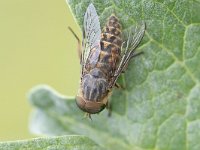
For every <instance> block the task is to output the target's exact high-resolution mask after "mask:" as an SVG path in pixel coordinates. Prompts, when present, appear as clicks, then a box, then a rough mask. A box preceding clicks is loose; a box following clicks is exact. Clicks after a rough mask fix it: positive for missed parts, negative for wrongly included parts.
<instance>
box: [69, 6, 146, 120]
mask: <svg viewBox="0 0 200 150" xmlns="http://www.w3.org/2000/svg"><path fill="white" fill-rule="evenodd" d="M83 27H84V29H83V30H84V31H83V42H82V48H81V47H80V40H79V39H78V37H77V36H76V34H75V33H74V32H73V30H72V29H71V28H69V29H70V31H71V32H72V33H73V34H74V36H75V37H76V39H77V40H78V43H79V48H78V51H79V57H80V64H81V79H80V87H79V90H78V94H77V96H76V104H77V106H78V107H79V108H80V109H81V110H82V111H84V112H86V114H87V115H88V116H89V117H90V115H91V114H96V113H99V112H101V111H102V110H103V109H104V108H105V107H108V106H109V101H108V97H109V95H110V94H111V92H112V89H113V87H114V86H117V83H116V81H117V79H118V77H119V76H120V74H121V73H122V72H124V71H125V70H126V68H127V65H128V63H129V61H130V60H131V58H133V57H134V56H137V55H138V54H141V52H140V53H135V49H136V48H137V46H138V45H139V43H140V41H141V40H142V38H143V36H144V32H145V24H144V23H143V24H142V25H141V26H140V28H134V31H133V30H132V31H131V30H130V31H129V32H128V38H127V41H125V40H126V39H123V36H122V29H121V25H120V23H119V19H118V18H117V17H116V16H115V15H114V14H112V15H111V16H110V17H109V18H108V21H107V23H106V25H105V27H104V28H103V30H102V31H101V28H100V22H99V18H98V15H97V12H96V9H95V7H94V5H93V4H90V5H89V6H88V8H87V10H86V13H85V15H84V22H83Z"/></svg>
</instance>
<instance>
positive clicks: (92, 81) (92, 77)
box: [81, 68, 108, 101]
mask: <svg viewBox="0 0 200 150" xmlns="http://www.w3.org/2000/svg"><path fill="white" fill-rule="evenodd" d="M81 89H82V94H83V97H84V98H85V99H86V100H89V101H101V100H102V99H103V98H104V97H105V96H106V95H107V94H108V83H107V80H106V79H105V77H104V74H103V72H102V71H101V70H100V69H98V68H94V69H92V70H91V71H90V72H89V73H88V74H85V75H84V76H83V78H82V82H81Z"/></svg>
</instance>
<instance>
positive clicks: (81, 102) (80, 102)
mask: <svg viewBox="0 0 200 150" xmlns="http://www.w3.org/2000/svg"><path fill="white" fill-rule="evenodd" d="M75 100H76V105H77V106H78V107H79V108H80V109H81V110H82V111H85V112H86V110H85V104H86V102H85V100H84V99H83V98H82V97H80V96H76V99H75Z"/></svg>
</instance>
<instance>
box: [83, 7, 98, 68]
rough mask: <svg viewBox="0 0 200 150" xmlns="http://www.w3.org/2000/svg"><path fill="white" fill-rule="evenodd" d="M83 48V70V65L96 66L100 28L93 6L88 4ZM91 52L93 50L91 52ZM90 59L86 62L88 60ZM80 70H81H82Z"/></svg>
mask: <svg viewBox="0 0 200 150" xmlns="http://www.w3.org/2000/svg"><path fill="white" fill-rule="evenodd" d="M83 26H84V48H83V52H82V61H81V62H82V64H83V66H82V67H83V68H84V67H85V64H86V63H88V61H89V63H91V64H96V63H97V61H98V58H99V54H100V50H101V47H100V38H101V28H100V22H99V18H98V15H97V12H96V9H95V7H94V5H93V4H90V5H89V6H88V8H87V10H86V13H85V16H84V24H83ZM92 50H95V51H93V52H92ZM89 57H90V59H89V60H88V58H89ZM83 68H82V69H83Z"/></svg>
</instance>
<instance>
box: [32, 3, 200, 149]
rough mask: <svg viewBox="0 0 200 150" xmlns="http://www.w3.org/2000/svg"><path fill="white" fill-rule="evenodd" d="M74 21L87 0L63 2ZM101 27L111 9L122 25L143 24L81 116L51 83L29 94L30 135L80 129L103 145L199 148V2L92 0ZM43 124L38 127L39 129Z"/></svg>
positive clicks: (85, 5)
mask: <svg viewBox="0 0 200 150" xmlns="http://www.w3.org/2000/svg"><path fill="white" fill-rule="evenodd" d="M68 3H69V5H70V7H71V9H72V12H73V13H74V16H75V17H76V19H77V21H78V23H79V24H80V26H82V22H83V14H84V13H85V10H86V8H87V6H88V5H89V1H88V0H83V1H81V2H80V1H78V0H69V1H68ZM92 3H93V4H94V6H95V7H96V9H97V13H98V15H99V17H100V22H101V26H103V24H105V20H106V18H108V17H109V16H110V14H111V13H113V12H115V13H116V15H117V16H118V18H119V19H120V21H121V24H122V27H123V29H124V30H126V29H127V28H128V27H130V26H133V25H135V24H136V23H138V22H140V21H145V23H146V26H147V30H146V33H145V37H144V39H143V41H142V43H141V44H140V46H139V48H138V50H140V51H143V52H144V54H143V55H140V56H138V57H135V58H134V59H133V60H132V61H131V63H130V64H129V66H128V69H127V71H126V73H125V74H123V75H122V78H121V81H122V82H123V85H124V86H125V89H115V90H114V91H113V95H112V97H111V102H112V108H113V112H112V116H111V117H108V116H107V114H108V112H107V111H106V110H104V111H103V112H101V113H100V114H99V115H93V116H92V119H93V120H92V121H90V120H87V119H83V113H82V112H81V111H80V110H79V109H78V108H77V107H76V104H75V102H74V98H67V97H63V96H60V94H58V93H55V91H54V90H52V89H50V88H44V87H37V88H36V89H34V90H33V91H32V92H31V94H30V98H29V99H30V102H31V103H32V104H33V105H34V106H35V107H36V111H35V112H34V114H33V115H32V122H31V130H32V131H33V132H34V133H37V134H48V135H63V134H81V135H86V136H87V137H89V138H90V139H92V140H94V141H95V142H96V143H97V144H99V145H100V146H101V147H104V148H108V149H130V150H132V149H141V150H146V149H148V150H151V149H152V150H153V149H161V150H177V149H181V150H186V149H188V150H198V149H200V142H199V139H200V132H198V131H199V130H200V15H199V14H200V1H198V0H176V1H173V0H166V1H163V0H142V1H141V0H135V1H132V0H127V1H123V0H102V1H97V0H93V1H92ZM44 126H45V128H44Z"/></svg>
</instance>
